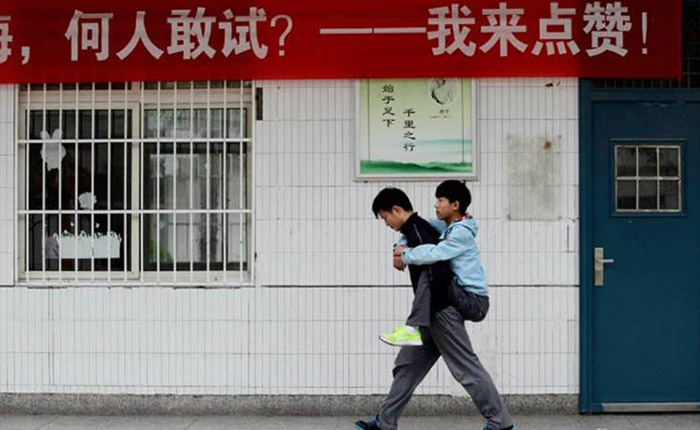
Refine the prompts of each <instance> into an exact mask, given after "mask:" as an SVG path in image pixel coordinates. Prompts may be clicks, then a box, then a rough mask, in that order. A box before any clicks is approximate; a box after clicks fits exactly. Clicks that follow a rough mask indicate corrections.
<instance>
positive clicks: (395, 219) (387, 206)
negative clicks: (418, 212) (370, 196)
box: [372, 188, 413, 231]
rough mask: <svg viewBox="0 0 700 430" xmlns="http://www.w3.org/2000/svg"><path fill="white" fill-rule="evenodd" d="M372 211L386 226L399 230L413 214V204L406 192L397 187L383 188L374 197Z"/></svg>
mask: <svg viewBox="0 0 700 430" xmlns="http://www.w3.org/2000/svg"><path fill="white" fill-rule="evenodd" d="M372 212H374V216H375V217H377V218H381V219H383V220H384V223H385V224H386V225H387V226H388V227H390V228H392V229H394V230H396V231H399V230H401V227H403V225H404V224H405V223H406V220H407V219H408V217H410V216H411V215H412V214H413V205H411V200H409V198H408V196H407V195H406V193H404V192H403V191H401V190H399V189H398V188H384V189H383V190H381V191H380V192H379V194H377V196H376V197H375V198H374V201H373V202H372Z"/></svg>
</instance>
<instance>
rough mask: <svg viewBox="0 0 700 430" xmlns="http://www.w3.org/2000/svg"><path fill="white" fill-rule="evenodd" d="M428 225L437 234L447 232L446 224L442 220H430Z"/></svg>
mask: <svg viewBox="0 0 700 430" xmlns="http://www.w3.org/2000/svg"><path fill="white" fill-rule="evenodd" d="M428 223H429V224H430V225H432V226H433V228H434V229H435V230H437V231H438V233H440V234H442V232H444V231H445V230H447V223H445V221H443V220H439V219H437V218H430V219H429V220H428Z"/></svg>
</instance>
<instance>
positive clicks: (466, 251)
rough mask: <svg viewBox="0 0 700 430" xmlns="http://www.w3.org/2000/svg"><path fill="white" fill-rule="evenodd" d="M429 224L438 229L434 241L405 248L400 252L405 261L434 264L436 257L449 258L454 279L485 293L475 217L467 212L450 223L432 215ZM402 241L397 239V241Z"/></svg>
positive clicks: (466, 288)
mask: <svg viewBox="0 0 700 430" xmlns="http://www.w3.org/2000/svg"><path fill="white" fill-rule="evenodd" d="M429 222H430V224H431V225H432V226H433V227H435V229H437V230H438V231H439V232H440V242H439V243H438V244H437V245H419V246H416V247H415V248H410V249H407V250H405V251H404V252H403V254H402V259H403V262H404V263H405V264H418V265H425V264H433V263H435V262H437V261H449V262H450V268H451V269H452V272H453V273H454V277H455V281H456V283H457V284H458V285H459V286H461V287H462V288H464V289H465V290H467V291H469V292H471V293H474V294H478V295H480V296H488V295H489V293H488V284H487V282H486V274H485V273H484V268H483V267H482V266H481V259H480V258H479V248H478V247H477V246H476V235H477V233H478V232H479V227H478V226H477V224H476V221H474V219H473V218H472V217H471V216H469V215H467V216H464V217H462V218H461V219H459V220H455V221H453V222H452V224H450V225H449V226H448V225H447V224H446V223H445V222H444V221H440V220H436V219H431V220H430V221H429ZM402 242H403V243H405V241H403V240H400V241H399V242H398V244H402Z"/></svg>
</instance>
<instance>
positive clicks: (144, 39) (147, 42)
mask: <svg viewBox="0 0 700 430" xmlns="http://www.w3.org/2000/svg"><path fill="white" fill-rule="evenodd" d="M145 18H146V12H145V11H142V10H140V11H138V12H136V25H135V27H134V35H133V36H132V37H131V40H130V41H129V43H128V44H127V45H126V46H125V47H124V49H122V50H121V51H119V52H118V53H117V57H119V59H120V60H123V59H125V58H126V57H128V56H129V55H130V54H131V53H132V52H133V50H134V49H135V48H136V45H138V44H139V42H141V43H143V46H144V47H145V48H146V50H147V51H148V53H149V54H151V56H152V57H153V58H155V59H156V60H157V59H159V58H160V57H161V55H163V50H162V49H160V48H158V47H157V46H156V45H155V44H154V43H153V42H152V41H151V38H150V37H148V32H147V31H146V23H145Z"/></svg>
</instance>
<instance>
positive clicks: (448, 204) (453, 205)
mask: <svg viewBox="0 0 700 430" xmlns="http://www.w3.org/2000/svg"><path fill="white" fill-rule="evenodd" d="M435 198H436V199H437V201H436V202H435V213H436V215H437V217H438V218H439V219H441V220H450V221H451V220H453V219H455V218H459V217H460V216H462V215H464V214H466V213H467V208H469V205H470V204H472V195H471V193H470V192H469V188H467V186H466V185H464V183H463V182H461V181H456V180H453V179H452V180H448V181H445V182H443V183H441V184H440V185H438V187H437V189H436V190H435Z"/></svg>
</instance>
